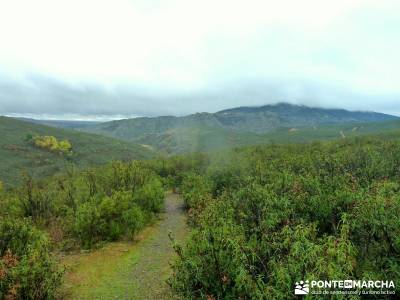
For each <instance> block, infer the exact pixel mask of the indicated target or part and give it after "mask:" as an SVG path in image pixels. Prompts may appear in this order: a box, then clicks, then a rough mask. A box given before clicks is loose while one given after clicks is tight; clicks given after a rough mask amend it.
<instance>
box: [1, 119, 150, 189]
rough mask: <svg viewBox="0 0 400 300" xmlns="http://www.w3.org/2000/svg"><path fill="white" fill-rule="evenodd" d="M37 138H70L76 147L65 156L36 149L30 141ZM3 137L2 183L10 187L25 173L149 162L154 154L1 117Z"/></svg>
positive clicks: (137, 147) (104, 139) (108, 140)
mask: <svg viewBox="0 0 400 300" xmlns="http://www.w3.org/2000/svg"><path fill="white" fill-rule="evenodd" d="M35 135H39V136H54V137H56V138H57V139H60V140H64V139H67V140H68V141H69V142H70V143H71V144H72V154H71V155H68V156H65V155H60V154H59V153H54V152H51V151H48V150H45V149H41V148H38V147H35V146H34V145H32V143H30V142H28V141H27V138H28V137H29V136H35ZM0 136H1V139H0V180H1V181H3V182H5V183H6V184H13V183H16V182H18V181H19V179H20V178H21V173H22V172H23V171H28V172H29V173H31V174H32V175H34V176H35V177H41V176H47V175H51V174H54V173H57V172H58V171H61V170H62V169H65V166H66V165H71V164H73V165H75V166H77V167H87V166H92V165H98V164H103V163H106V162H109V161H110V160H113V159H120V160H128V159H145V158H150V157H151V156H152V155H153V153H152V151H150V150H149V149H148V148H146V147H143V146H140V145H136V144H134V143H131V142H125V141H120V140H116V139H113V138H109V137H104V136H100V135H95V134H89V133H84V132H78V131H73V130H68V129H61V128H55V127H49V126H44V125H39V124H33V123H28V122H25V121H22V120H18V119H15V118H8V117H0Z"/></svg>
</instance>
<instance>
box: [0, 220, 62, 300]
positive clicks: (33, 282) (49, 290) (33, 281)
mask: <svg viewBox="0 0 400 300" xmlns="http://www.w3.org/2000/svg"><path fill="white" fill-rule="evenodd" d="M62 273H63V272H62V270H61V269H60V268H59V267H58V266H57V263H56V261H55V260H54V258H53V257H52V255H51V254H50V249H49V242H48V240H47V238H46V237H45V235H44V234H43V233H42V232H40V231H38V230H37V229H35V228H34V227H33V226H32V225H31V224H30V222H28V221H26V220H14V219H13V220H9V219H8V220H6V219H0V298H1V299H3V298H7V297H8V298H9V299H51V298H53V297H54V296H55V291H56V289H57V287H58V286H59V285H60V284H61V277H62Z"/></svg>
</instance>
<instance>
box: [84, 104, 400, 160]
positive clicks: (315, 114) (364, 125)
mask: <svg viewBox="0 0 400 300" xmlns="http://www.w3.org/2000/svg"><path fill="white" fill-rule="evenodd" d="M398 120H399V119H398V118H397V117H394V116H390V115H385V114H380V113H374V112H351V111H346V110H338V109H321V108H310V107H305V106H297V105H290V104H277V105H267V106H263V107H241V108H234V109H230V110H224V111H220V112H217V113H214V114H212V113H197V114H193V115H189V116H184V117H173V116H164V117H156V118H134V119H127V120H118V121H112V122H105V123H100V124H96V125H93V126H85V127H82V128H81V130H82V131H87V132H93V133H97V134H102V135H105V136H110V137H114V138H118V139H122V140H127V141H132V142H135V143H139V144H143V145H148V146H150V147H151V148H152V149H154V150H156V151H160V152H161V153H166V154H175V153H185V152H195V151H209V150H217V149H222V148H231V147H236V146H244V145H252V144H264V143H271V142H276V143H287V142H307V141H313V140H325V139H334V138H344V137H348V136H358V135H364V134H371V133H380V132H383V131H387V130H390V129H396V128H400V127H399V124H400V123H399V121H398Z"/></svg>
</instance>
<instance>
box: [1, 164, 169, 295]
mask: <svg viewBox="0 0 400 300" xmlns="http://www.w3.org/2000/svg"><path fill="white" fill-rule="evenodd" d="M163 200H164V187H163V183H162V181H161V178H160V177H159V176H158V175H156V174H155V173H154V171H152V170H151V169H150V167H149V166H146V164H145V163H143V162H138V161H132V162H130V163H125V164H124V163H122V162H113V163H111V164H109V165H107V166H105V167H102V168H97V169H90V170H87V171H84V172H77V171H74V170H73V169H71V170H69V171H68V172H67V173H66V174H65V175H62V176H61V175H60V176H57V177H52V178H49V179H46V180H40V181H37V180H33V179H32V178H31V177H30V176H29V175H26V176H25V178H24V180H23V185H22V186H21V187H20V188H16V189H14V190H9V191H5V192H3V193H2V194H0V237H1V238H0V258H1V260H0V279H1V280H0V299H2V298H4V297H9V299H48V298H52V297H53V296H54V293H55V290H56V288H57V286H58V285H59V284H60V282H61V275H62V270H60V269H59V267H58V266H57V263H56V261H55V259H54V258H53V256H52V254H51V253H52V251H56V250H57V251H71V250H75V249H80V248H85V249H88V248H92V247H96V246H97V245H101V243H102V242H106V241H115V240H117V239H121V238H125V239H132V238H134V237H135V234H136V233H137V232H138V231H140V230H141V229H142V228H143V227H144V226H145V225H146V224H149V223H150V222H151V221H152V220H153V219H154V216H155V215H156V214H157V213H159V212H161V211H162V210H163Z"/></svg>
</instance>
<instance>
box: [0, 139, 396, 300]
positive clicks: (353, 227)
mask: <svg viewBox="0 0 400 300" xmlns="http://www.w3.org/2000/svg"><path fill="white" fill-rule="evenodd" d="M399 136H400V133H399V132H398V131H397V132H396V131H392V132H390V133H389V134H387V135H386V136H385V137H357V138H351V139H347V138H346V139H341V140H336V141H331V142H315V143H308V144H287V145H269V146H266V145H263V146H252V147H245V148H236V149H233V150H231V151H221V152H215V153H209V154H191V155H185V156H174V157H169V158H160V159H156V160H148V161H142V162H139V161H135V162H131V163H122V162H114V163H112V164H109V165H108V166H106V167H102V168H98V169H92V170H86V171H84V172H75V171H74V170H70V171H69V172H67V173H66V174H64V175H60V176H56V177H52V178H49V179H47V180H43V181H35V180H32V179H31V178H30V177H26V178H25V180H24V183H23V185H22V187H20V188H18V189H15V190H9V191H3V192H2V193H0V230H2V231H1V232H0V235H1V237H2V239H1V240H0V241H1V242H0V251H1V252H0V257H1V261H0V268H1V270H0V271H1V272H0V274H5V276H7V277H4V278H7V279H6V280H3V282H4V283H5V284H3V285H0V288H1V292H2V293H3V295H6V294H10V293H11V294H16V295H32V293H40V294H41V295H54V293H55V292H56V291H57V287H58V286H59V285H60V277H61V271H60V270H59V267H58V265H57V262H56V261H55V259H54V257H53V255H52V254H51V252H50V250H53V251H55V250H56V251H68V250H73V249H80V248H93V247H97V246H98V245H101V244H102V243H105V242H108V241H116V240H120V239H125V238H132V237H133V236H134V235H135V234H136V233H137V232H138V231H139V230H140V229H141V228H143V227H144V226H145V225H146V224H148V223H149V222H151V220H152V218H153V217H154V216H155V215H156V214H157V213H159V212H160V211H162V209H163V194H164V192H163V191H164V189H165V188H171V187H178V188H179V190H180V191H181V193H182V196H183V199H184V201H185V204H186V207H187V212H188V222H189V225H190V228H191V234H190V237H189V239H188V240H187V242H186V243H183V244H181V245H179V244H175V245H174V249H175V250H176V253H177V257H178V258H177V260H176V261H175V263H174V264H173V271H174V272H173V276H172V277H171V278H170V279H169V284H170V286H171V287H172V290H173V291H174V292H175V293H177V294H178V295H180V296H183V297H184V298H189V299H197V298H208V299H291V298H293V288H294V284H295V282H296V281H299V280H333V279H354V280H363V279H364V280H389V281H390V280H393V281H394V282H395V286H396V293H398V292H399V286H400V282H399V276H398V274H399V273H400V238H399V237H400V222H399V221H398V215H399V214H400V197H399V191H400V185H399V180H400V171H399V165H400V141H399V140H398V137H399ZM10 228H12V230H11V229H10ZM9 232H13V233H12V235H10V233H9ZM3 237H6V238H3ZM162 240H164V241H166V240H167V239H162ZM29 244H32V245H33V246H30V247H26V246H24V245H29ZM32 247H33V248H32ZM36 247H37V248H36ZM32 249H36V250H35V251H33V252H32ZM36 251H38V252H39V253H41V255H42V256H35V255H34V254H35V253H37V252H36ZM17 257H18V258H17ZM40 257H42V258H40ZM22 258H24V259H25V260H23V259H22ZM39 258H40V259H39ZM24 261H31V262H33V264H34V265H35V268H28V269H27V268H26V265H25V264H24ZM10 270H11V271H10ZM27 270H28V271H27ZM33 270H35V272H33ZM114 275H115V276H116V277H118V276H117V274H114ZM2 276H4V275H2ZM27 278H29V280H26V279H27ZM21 280H22V281H21ZM20 281H21V282H25V283H27V284H26V285H22V286H20V285H19V282H20ZM41 281H43V282H45V283H46V284H45V285H37V284H35V282H41ZM146 284H148V283H146ZM371 297H373V296H371ZM33 298H34V297H30V296H27V299H33ZM378 298H379V297H377V299H378ZM355 299H357V298H355Z"/></svg>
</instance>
